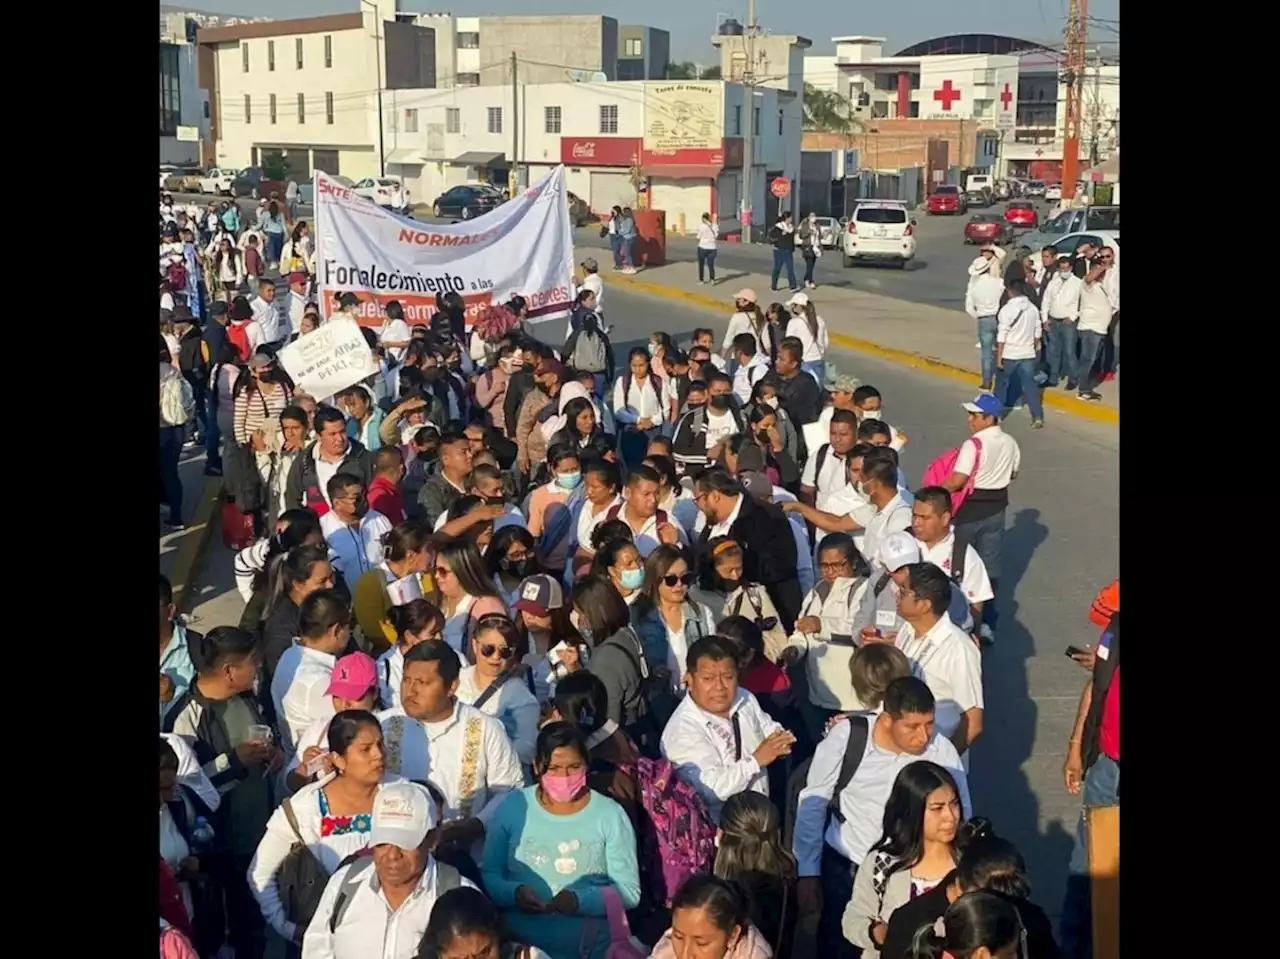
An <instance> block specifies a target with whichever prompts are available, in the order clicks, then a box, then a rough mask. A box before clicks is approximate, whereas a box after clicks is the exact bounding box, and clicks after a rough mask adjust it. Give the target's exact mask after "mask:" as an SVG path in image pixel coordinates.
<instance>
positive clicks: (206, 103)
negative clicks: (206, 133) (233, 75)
mask: <svg viewBox="0 0 1280 959" xmlns="http://www.w3.org/2000/svg"><path fill="white" fill-rule="evenodd" d="M200 105H201V106H202V107H204V118H205V119H206V120H207V119H209V101H208V100H205V101H204V103H202V104H200Z"/></svg>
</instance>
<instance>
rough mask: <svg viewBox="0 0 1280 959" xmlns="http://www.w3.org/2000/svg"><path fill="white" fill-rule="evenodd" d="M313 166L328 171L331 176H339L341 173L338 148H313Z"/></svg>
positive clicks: (315, 168) (323, 171) (314, 168)
mask: <svg viewBox="0 0 1280 959" xmlns="http://www.w3.org/2000/svg"><path fill="white" fill-rule="evenodd" d="M311 168H312V169H313V170H319V171H320V172H322V173H327V174H329V175H330V176H337V175H338V174H339V173H341V172H342V171H341V169H339V166H338V151H337V150H312V151H311Z"/></svg>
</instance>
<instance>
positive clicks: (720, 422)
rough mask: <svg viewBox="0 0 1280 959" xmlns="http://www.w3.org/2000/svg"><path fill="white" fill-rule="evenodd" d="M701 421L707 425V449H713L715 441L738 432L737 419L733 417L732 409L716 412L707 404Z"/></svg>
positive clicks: (735, 434)
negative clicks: (704, 415)
mask: <svg viewBox="0 0 1280 959" xmlns="http://www.w3.org/2000/svg"><path fill="white" fill-rule="evenodd" d="M703 422H704V423H706V425H707V433H706V436H707V449H713V448H714V447H715V445H716V444H717V443H721V442H723V441H724V440H727V439H728V438H729V437H731V436H737V435H738V433H739V432H740V430H739V429H738V421H737V419H735V418H734V415H733V411H732V410H725V411H724V412H723V413H717V412H715V410H713V409H711V407H709V406H708V407H707V412H706V417H705V418H704V419H703Z"/></svg>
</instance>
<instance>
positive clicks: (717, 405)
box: [707, 394, 729, 412]
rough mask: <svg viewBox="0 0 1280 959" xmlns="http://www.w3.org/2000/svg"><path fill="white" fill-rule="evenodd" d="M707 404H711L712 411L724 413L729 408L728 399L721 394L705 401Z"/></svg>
mask: <svg viewBox="0 0 1280 959" xmlns="http://www.w3.org/2000/svg"><path fill="white" fill-rule="evenodd" d="M707 402H708V403H710V404H711V408H712V409H713V410H719V411H721V412H724V411H725V410H727V409H728V408H729V397H727V396H724V395H723V394H722V395H720V396H713V397H711V398H710V399H709V400H707Z"/></svg>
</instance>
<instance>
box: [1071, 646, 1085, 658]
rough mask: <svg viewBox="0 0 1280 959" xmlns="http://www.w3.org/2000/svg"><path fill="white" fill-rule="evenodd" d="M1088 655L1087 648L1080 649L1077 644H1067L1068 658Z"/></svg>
mask: <svg viewBox="0 0 1280 959" xmlns="http://www.w3.org/2000/svg"><path fill="white" fill-rule="evenodd" d="M1088 655H1089V650H1087V649H1081V648H1080V647H1079V646H1068V647H1067V658H1068V659H1075V658H1076V657H1077V656H1088Z"/></svg>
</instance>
